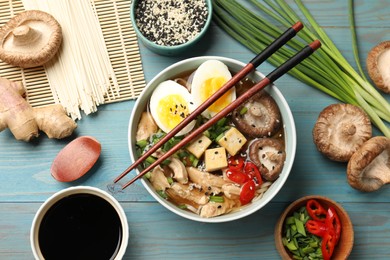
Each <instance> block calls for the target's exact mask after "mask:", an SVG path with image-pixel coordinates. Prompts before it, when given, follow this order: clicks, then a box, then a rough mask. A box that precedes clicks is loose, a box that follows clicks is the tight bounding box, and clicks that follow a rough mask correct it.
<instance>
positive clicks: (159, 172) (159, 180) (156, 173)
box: [149, 166, 171, 191]
mask: <svg viewBox="0 0 390 260" xmlns="http://www.w3.org/2000/svg"><path fill="white" fill-rule="evenodd" d="M149 181H150V183H152V185H153V187H154V189H155V190H157V191H160V190H162V191H165V190H166V189H168V188H170V187H171V185H169V182H168V179H167V177H166V176H165V174H164V170H163V169H162V168H161V167H160V166H156V167H155V168H154V169H153V171H152V173H151V174H150V179H149Z"/></svg>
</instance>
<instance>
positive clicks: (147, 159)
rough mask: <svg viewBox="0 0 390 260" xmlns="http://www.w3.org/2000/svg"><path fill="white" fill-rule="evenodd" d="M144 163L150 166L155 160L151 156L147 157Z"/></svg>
mask: <svg viewBox="0 0 390 260" xmlns="http://www.w3.org/2000/svg"><path fill="white" fill-rule="evenodd" d="M145 161H146V162H147V163H149V164H152V163H154V162H155V161H156V158H154V157H153V156H148V157H147V158H146V159H145Z"/></svg>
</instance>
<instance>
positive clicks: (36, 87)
mask: <svg viewBox="0 0 390 260" xmlns="http://www.w3.org/2000/svg"><path fill="white" fill-rule="evenodd" d="M94 4H95V7H96V13H97V16H98V18H99V22H100V26H101V28H102V31H103V37H104V39H105V43H106V47H107V51H108V55H109V58H110V61H111V64H112V67H113V69H114V72H115V75H116V78H117V81H118V84H119V95H118V94H117V93H116V92H115V93H112V92H111V91H109V92H108V94H107V96H106V97H105V103H113V102H119V101H123V100H130V99H135V98H137V97H138V96H139V94H140V93H141V91H142V90H143V88H144V86H145V79H144V72H143V70H142V62H141V57H140V53H139V46H138V42H137V36H136V34H135V32H134V29H133V26H132V24H131V20H130V1H129V0H110V1H100V0H94ZM22 11H24V7H23V3H22V1H21V0H0V26H2V25H3V24H5V23H6V22H7V21H8V20H9V19H11V18H12V17H13V16H15V15H16V14H18V13H20V12H22ZM0 76H1V77H4V78H7V79H9V80H14V81H22V82H23V84H24V86H25V87H26V90H27V96H26V99H27V100H28V102H29V103H30V104H31V105H32V106H33V107H39V106H45V105H50V104H54V103H55V101H54V97H53V94H52V91H51V89H50V85H49V81H48V79H47V76H46V72H45V69H44V67H43V66H41V67H36V68H28V69H22V68H19V67H14V66H12V65H9V64H6V63H4V62H2V61H0Z"/></svg>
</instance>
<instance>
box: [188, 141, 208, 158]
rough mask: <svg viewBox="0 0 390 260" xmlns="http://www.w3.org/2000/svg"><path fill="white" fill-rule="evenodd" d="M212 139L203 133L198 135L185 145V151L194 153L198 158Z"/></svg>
mask: <svg viewBox="0 0 390 260" xmlns="http://www.w3.org/2000/svg"><path fill="white" fill-rule="evenodd" d="M211 143H212V141H211V140H210V139H209V138H208V137H207V136H205V135H200V136H199V137H197V138H196V139H195V140H194V141H193V142H191V143H190V144H189V145H188V146H187V147H186V149H187V151H189V152H190V153H192V154H193V155H195V157H196V158H198V159H199V158H200V157H201V156H202V155H203V153H204V152H205V151H206V149H207V147H209V146H210V144H211Z"/></svg>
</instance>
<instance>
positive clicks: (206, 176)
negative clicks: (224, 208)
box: [186, 167, 226, 194]
mask: <svg viewBox="0 0 390 260" xmlns="http://www.w3.org/2000/svg"><path fill="white" fill-rule="evenodd" d="M186 169H187V173H188V176H189V178H190V179H191V181H192V182H194V183H196V184H197V185H200V186H201V187H202V189H203V190H204V191H205V192H208V193H209V194H211V193H213V194H218V193H220V192H221V191H222V190H221V188H222V185H224V184H225V183H226V182H225V180H224V179H223V178H222V176H218V175H214V174H211V173H208V172H204V171H200V170H198V169H196V168H194V167H187V168H186Z"/></svg>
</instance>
